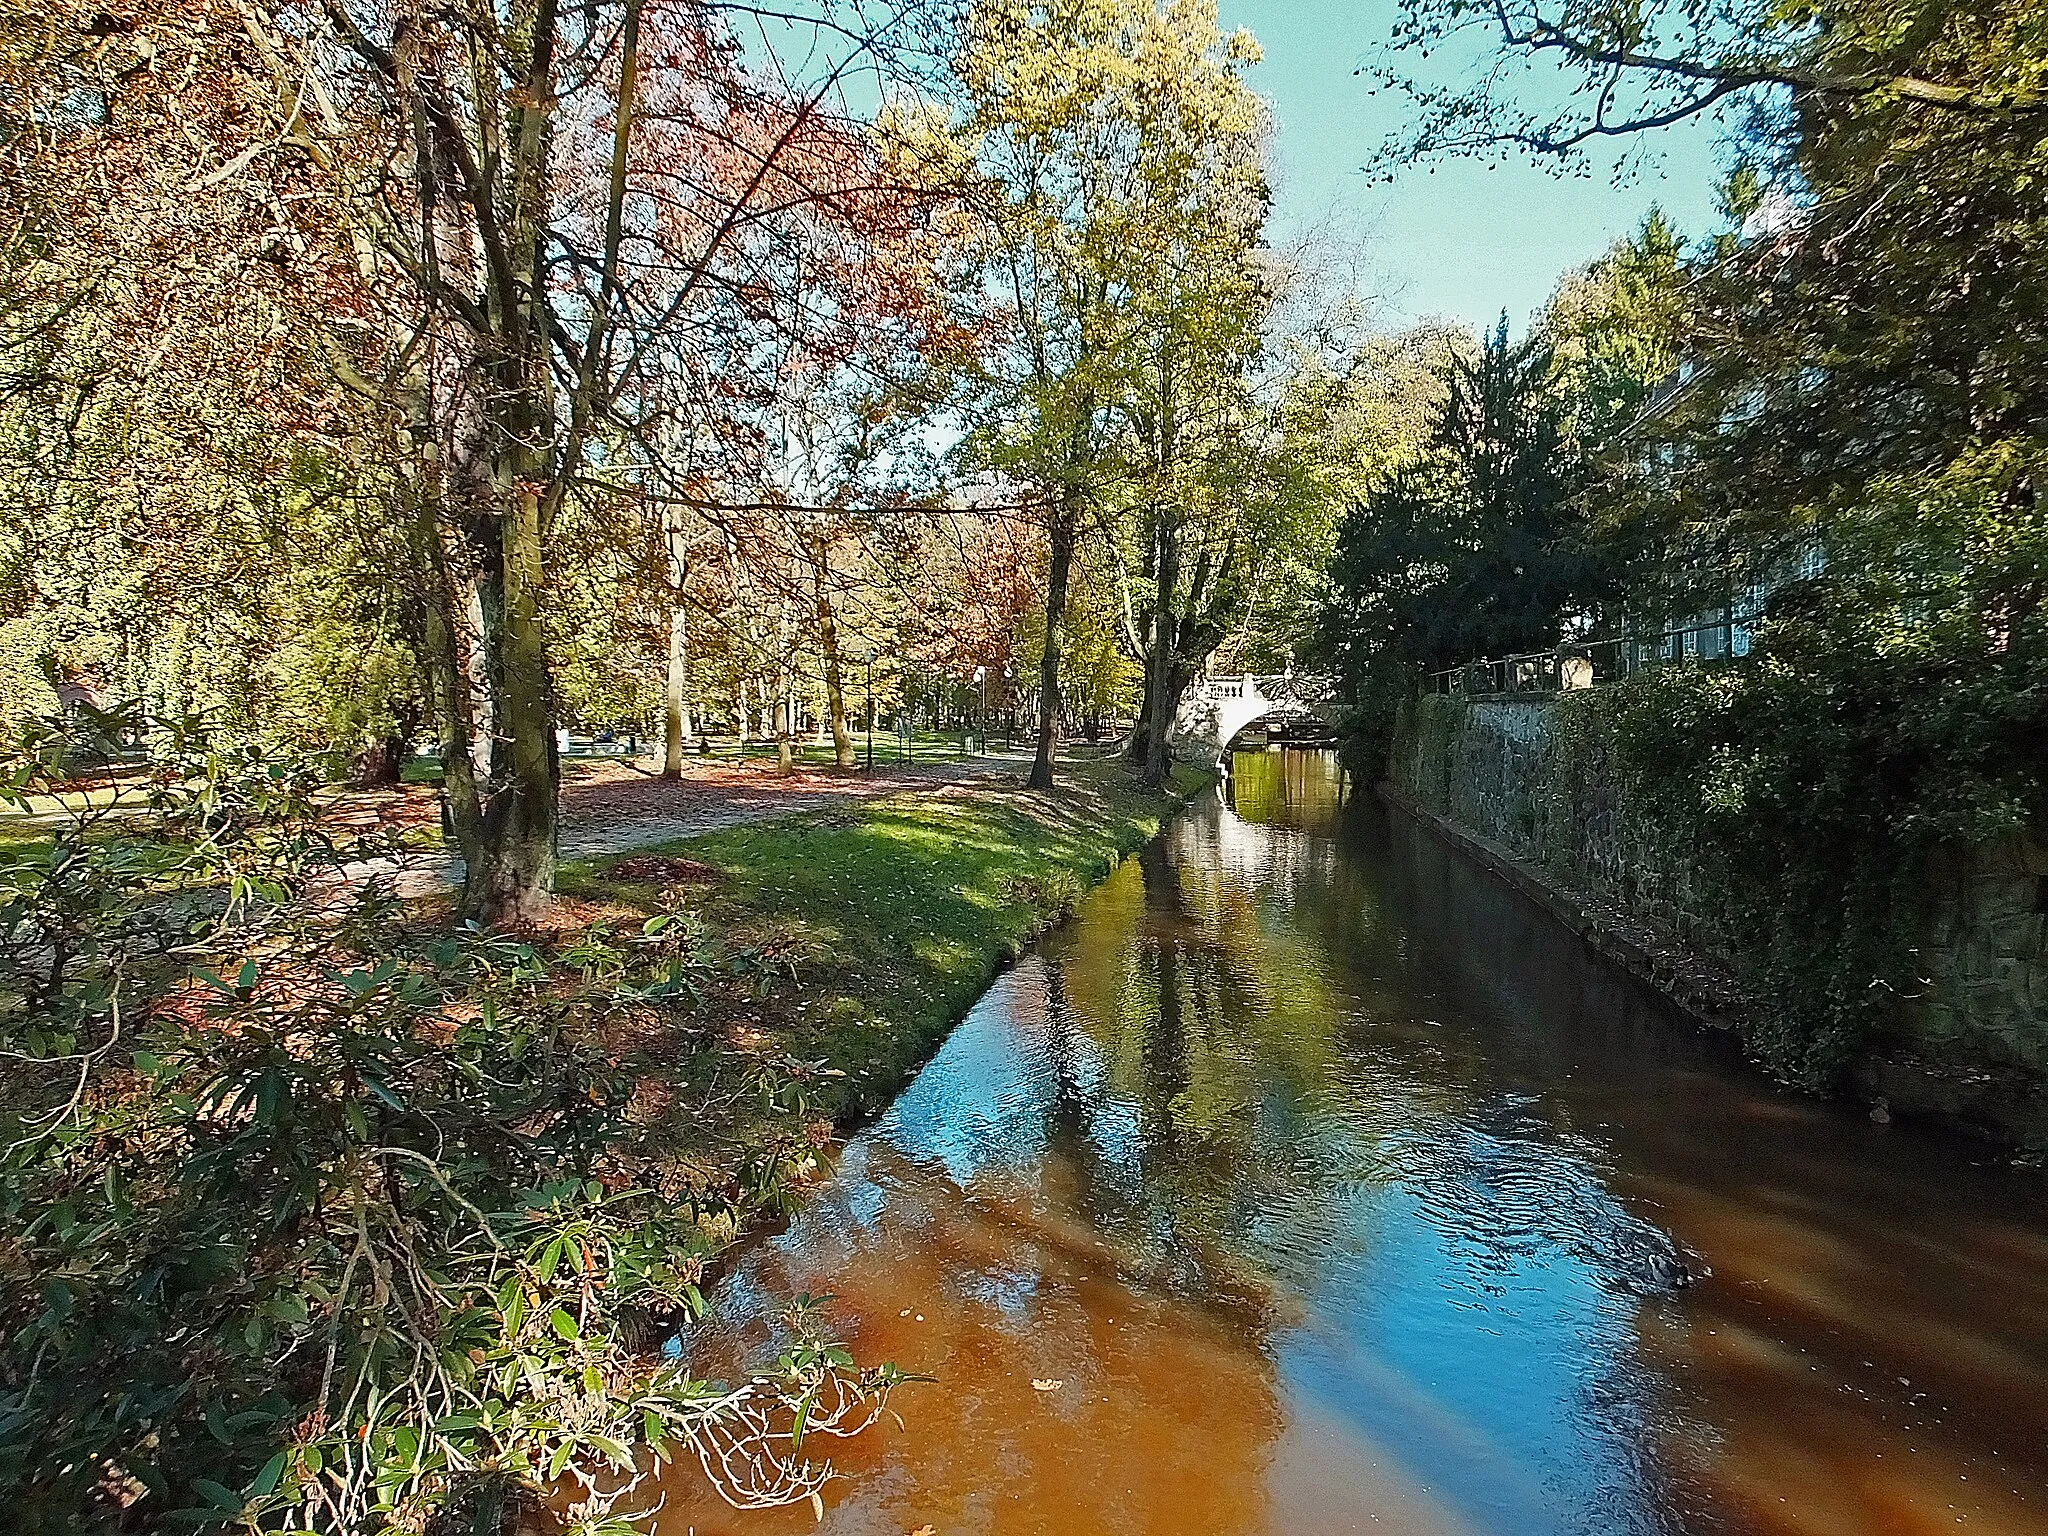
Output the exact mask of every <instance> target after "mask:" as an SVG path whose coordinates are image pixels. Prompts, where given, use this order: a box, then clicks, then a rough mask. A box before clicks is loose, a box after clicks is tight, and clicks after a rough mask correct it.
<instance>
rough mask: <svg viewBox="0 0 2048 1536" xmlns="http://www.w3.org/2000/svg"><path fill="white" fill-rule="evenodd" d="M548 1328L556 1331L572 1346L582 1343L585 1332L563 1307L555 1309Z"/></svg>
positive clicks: (549, 1319)
mask: <svg viewBox="0 0 2048 1536" xmlns="http://www.w3.org/2000/svg"><path fill="white" fill-rule="evenodd" d="M548 1326H549V1327H550V1328H552V1329H554V1330H555V1332H556V1334H557V1335H558V1336H560V1337H561V1338H563V1339H565V1340H567V1341H568V1342H569V1343H571V1344H576V1343H580V1342H581V1341H582V1338H583V1331H582V1330H581V1329H580V1328H578V1327H577V1326H576V1319H575V1318H573V1317H571V1316H570V1315H569V1313H568V1311H567V1310H566V1309H564V1308H562V1307H557V1308H555V1310H554V1314H553V1315H552V1316H550V1317H549V1318H548Z"/></svg>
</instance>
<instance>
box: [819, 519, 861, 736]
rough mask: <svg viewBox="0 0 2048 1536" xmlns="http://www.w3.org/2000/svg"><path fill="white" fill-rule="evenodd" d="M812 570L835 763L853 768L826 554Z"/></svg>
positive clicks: (837, 627) (821, 554)
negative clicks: (827, 584) (827, 582)
mask: <svg viewBox="0 0 2048 1536" xmlns="http://www.w3.org/2000/svg"><path fill="white" fill-rule="evenodd" d="M811 570H812V571H813V572H814V573H815V576H816V581H817V588H816V590H817V599H818V649H819V651H820V652H822V653H823V655H824V658H825V712H826V713H827V714H829V715H830V716H831V717H832V761H833V763H834V764H836V765H837V766H838V767H841V768H851V767H852V766H853V737H852V736H851V735H849V734H848V733H847V729H846V683H845V677H844V672H843V669H842V667H841V666H840V661H839V619H838V615H837V614H835V613H834V612H833V611H832V594H831V593H830V592H829V591H828V590H827V589H826V586H825V554H824V551H822V550H818V551H814V552H813V555H812V559H811Z"/></svg>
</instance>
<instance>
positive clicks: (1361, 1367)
mask: <svg viewBox="0 0 2048 1536" xmlns="http://www.w3.org/2000/svg"><path fill="white" fill-rule="evenodd" d="M1234 770H1235V771H1234V772H1233V774H1232V778H1231V783H1230V786H1229V792H1228V793H1229V800H1230V804H1231V806H1232V807H1233V808H1229V809H1227V808H1225V807H1223V806H1220V805H1212V806H1211V807H1209V808H1208V809H1206V810H1200V811H1197V812H1195V813H1193V814H1191V815H1189V816H1187V817H1185V818H1184V819H1183V820H1182V821H1180V822H1179V823H1178V824H1177V825H1176V826H1175V827H1174V828H1173V829H1172V831H1171V832H1170V834H1169V835H1168V837H1167V838H1166V839H1165V840H1164V841H1163V842H1162V843H1161V844H1159V845H1157V846H1155V847H1154V848H1152V849H1149V850H1147V851H1146V852H1145V853H1144V854H1142V855H1140V856H1138V857H1137V858H1134V859H1132V860H1130V861H1127V862H1126V863H1125V865H1124V866H1123V867H1122V868H1121V869H1120V870H1119V871H1118V872H1117V873H1116V874H1115V875H1114V876H1113V877H1112V878H1111V879H1110V880H1109V881H1108V882H1107V883H1106V884H1105V885H1104V886H1103V887H1102V888H1101V889H1100V890H1099V891H1097V892H1096V893H1095V894H1094V895H1093V896H1092V897H1091V898H1090V899H1089V900H1088V902H1087V903H1086V904H1085V905H1084V906H1083V908H1082V911H1081V913H1080V914H1079V916H1078V917H1077V919H1076V920H1075V922H1074V923H1073V924H1071V925H1070V926H1069V927H1068V928H1067V929H1066V930H1064V931H1063V932H1061V933H1060V934H1059V935H1057V936H1056V937H1055V938H1054V939H1053V940H1052V941H1050V942H1049V943H1048V944H1046V945H1045V946H1043V948H1042V950H1041V952H1040V953H1039V954H1037V955H1035V956H1034V957H1032V958H1031V959H1029V960H1027V961H1026V963H1025V964H1023V965H1022V966H1020V967H1019V968H1018V969H1016V970H1015V971H1013V972H1011V973H1010V974H1009V975H1007V976H1005V977H1004V978H1003V979H1002V980H1001V981H999V982H998V983H997V985H996V986H995V987H993V988H992V989H991V990H990V992H989V994H988V995H987V997H986V998H984V999H983V1001H982V1002H981V1004H980V1005H979V1006H978V1007H977V1008H976V1010H975V1011H974V1013H973V1014H972V1015H971V1016H970V1018H969V1019H968V1021H967V1022H966V1023H965V1024H963V1025H962V1026H961V1028H960V1029H959V1030H958V1031H957V1032H956V1033H955V1034H954V1035H953V1037H952V1038H951V1039H950V1040H949V1041H948V1042H947V1044H946V1046H945V1047H944V1048H943V1049H942V1050H941V1051H940V1053H939V1054H938V1056H937V1057H936V1058H935V1059H934V1060H933V1061H932V1063H931V1065H930V1066H929V1067H927V1068H926V1069H925V1071H924V1072H923V1074H922V1075H920V1076H919V1077H918V1079H917V1080H916V1081H915V1082H914V1083H913V1084H912V1085H911V1086H910V1087H909V1088H908V1089H907V1090H906V1091H905V1093H904V1094H903V1096H902V1098H901V1099H900V1100H899V1101H898V1103H897V1104H896V1105H895V1107H894V1108H893V1109H892V1110H891V1111H890V1112H889V1113H888V1115H886V1116H885V1117H884V1118H883V1119H882V1120H881V1121H879V1122H877V1124H876V1125H875V1126H874V1128H873V1129H872V1130H870V1131H869V1132H868V1133H866V1134H865V1135H863V1136H862V1137H860V1138H858V1139H857V1140H856V1141H855V1142H854V1144H853V1145H852V1146H851V1147H849V1148H848V1150H847V1155H846V1157H845V1160H844V1162H843V1165H842V1168H841V1171H840V1174H839V1177H838V1178H837V1179H836V1180H835V1181H834V1182H833V1184H832V1185H831V1187H830V1188H829V1190H828V1191H827V1192H826V1193H825V1194H824V1195H823V1196H822V1197H821V1198H820V1199H819V1200H818V1201H817V1202H816V1203H815V1204H814V1205H812V1206H811V1207H809V1208H808V1209H806V1210H805V1211H804V1212H803V1214H802V1215H801V1216H799V1217H798V1219H797V1220H796V1221H795V1222H794V1223H793V1225H792V1226H791V1228H790V1230H789V1231H788V1232H787V1233H785V1234H783V1235H782V1236H781V1237H780V1238H778V1239H776V1240H775V1241H773V1242H770V1243H764V1244H762V1245H761V1246H760V1247H758V1248H757V1249H755V1250H754V1251H753V1252H752V1253H751V1254H750V1255H749V1256H748V1258H747V1260H746V1261H745V1262H744V1263H743V1264H742V1266H741V1267H740V1269H739V1271H738V1273H737V1274H736V1275H735V1276H734V1277H733V1279H732V1281H731V1282H730V1283H729V1284H728V1285H726V1286H725V1287H724V1288H723V1290H722V1292H721V1295H722V1300H721V1303H720V1315H722V1316H724V1317H728V1318H744V1317H749V1316H756V1315H759V1314H760V1313H761V1312H763V1311H768V1310H773V1308H774V1298H777V1297H782V1296H787V1295H790V1294H793V1293H795V1292H797V1291H804V1290H808V1291H812V1292H817V1291H820V1290H826V1289H829V1290H831V1291H834V1292H836V1293H837V1295H838V1297H839V1301H838V1304H837V1307H836V1310H835V1315H836V1316H837V1317H838V1318H839V1319H841V1320H843V1321H844V1322H845V1324H846V1325H847V1327H848V1330H849V1331H850V1333H851V1335H852V1337H853V1339H854V1341H855V1343H856V1346H857V1348H858V1350H859V1352H860V1353H861V1354H862V1355H863V1357H865V1358H870V1359H885V1358H886V1359H893V1360H895V1361H897V1362H898V1363H900V1364H902V1365H903V1366H904V1367H905V1368H907V1369H911V1370H916V1371H922V1372H926V1373H928V1374H930V1375H932V1376H934V1377H935V1378H937V1381H936V1383H935V1384H934V1385H930V1386H923V1385H919V1386H913V1387H910V1388H907V1389H905V1391H904V1392H903V1393H902V1394H901V1395H900V1396H899V1397H898V1398H897V1400H896V1406H897V1407H898V1409H899V1410H900V1412H901V1413H902V1415H903V1419H904V1425H903V1427H902V1428H900V1429H897V1428H893V1427H892V1428H890V1429H889V1430H888V1431H886V1432H885V1433H881V1434H877V1435H874V1436H871V1437H870V1438H868V1439H867V1440H864V1441H861V1442H856V1443H855V1444H854V1445H853V1446H852V1447H851V1448H850V1451H849V1452H848V1453H846V1454H843V1455H842V1456H841V1465H842V1468H843V1470H844V1471H845V1472H846V1473H847V1474H848V1475H847V1477H846V1479H845V1480H844V1481H842V1482H840V1483H838V1484H836V1485H835V1486H834V1488H833V1489H832V1490H831V1492H830V1493H828V1495H827V1504H828V1506H829V1507H828V1512H827V1515H826V1522H825V1527H824V1529H825V1530H826V1531H828V1532H862V1533H867V1532H891V1533H898V1536H900V1533H903V1532H909V1531H916V1530H918V1529H919V1528H921V1527H923V1526H927V1525H929V1526H932V1527H933V1528H934V1529H935V1530H936V1531H938V1532H943V1533H951V1532H1004V1533H1009V1532H1017V1533H1033V1532H1045V1533H1077V1536H1078V1533H1094V1532H1159V1533H1166V1532H1176V1533H1212V1532H1213V1533H1223V1532H1273V1533H1279V1532H1287V1533H1312V1532H1324V1531H1332V1532H1334V1531H1355V1530H1372V1531H1415V1532H1460V1531H1470V1532H1497V1533H1516V1536H1520V1533H1541V1532H1587V1533H1603V1536H1604V1533H1608V1532H1680V1531H1685V1532H1691V1531H1730V1532H1752V1531H1753V1532H1802V1533H1823V1532H1825V1533H1838V1532H1839V1533H1849V1532H1908V1533H1910V1532H1919V1531H1933V1530H1936V1529H1941V1530H1953V1529H1956V1528H1958V1527H1959V1526H1960V1527H1961V1528H1964V1529H1968V1530H1976V1531H1995V1532H2005V1533H2014V1532H2044V1531H2048V1495H2044V1494H2043V1491H2042V1490H2043V1488H2044V1485H2048V1207H2044V1205H2043V1204H2042V1202H2041V1201H2040V1199H2039V1196H2038V1194H2037V1192H2036V1188H2035V1186H2034V1185H2031V1184H2029V1183H2028V1182H2026V1181H2025V1179H2024V1178H2023V1177H2022V1176H2017V1175H2007V1174H2001V1173H1997V1172H1994V1171H1991V1170H1986V1169H1980V1168H1977V1167H1975V1166H1973V1165H1972V1164H1971V1162H1970V1161H1969V1151H1970V1150H1971V1149H1969V1148H1967V1147H1959V1146H1955V1145H1951V1144H1948V1143H1945V1142H1941V1141H1938V1140H1935V1139H1933V1138H1931V1137H1922V1136H1919V1135H1916V1134H1915V1133H1913V1132H1912V1131H1911V1130H1909V1129H1906V1128H1900V1127H1892V1128H1887V1129H1879V1128H1877V1127H1873V1126H1869V1125H1866V1124H1864V1123H1862V1122H1860V1121H1856V1120H1853V1119H1849V1118H1847V1117H1844V1116H1841V1115H1838V1114H1836V1113H1834V1112H1832V1111H1829V1110H1827V1109H1825V1108H1822V1107H1819V1106H1815V1105H1812V1104H1809V1103H1806V1102H1803V1101H1799V1100H1794V1099H1791V1098H1787V1097H1784V1096H1781V1095H1778V1094H1776V1093H1774V1092H1772V1091H1771V1090H1769V1089H1768V1088H1766V1087H1764V1086H1762V1085H1760V1084H1759V1083H1757V1082H1756V1080H1755V1079H1754V1078H1752V1077H1750V1076H1748V1075H1747V1074H1746V1073H1744V1072H1743V1071H1742V1070H1741V1069H1740V1068H1739V1067H1738V1066H1736V1065H1735V1064H1733V1063H1730V1062H1728V1061H1726V1060H1725V1059H1723V1057H1724V1053H1722V1052H1720V1051H1718V1050H1717V1049H1715V1046H1714V1043H1713V1042H1707V1041H1701V1040H1699V1039H1697V1038H1696V1037H1694V1036H1693V1035H1691V1034H1689V1033H1687V1032H1686V1031H1685V1030H1684V1028H1683V1027H1682V1026H1681V1025H1679V1024H1677V1023H1676V1022H1675V1021H1673V1020H1672V1019H1670V1018H1668V1017H1666V1016H1665V1015H1664V1013H1663V1012H1662V1011H1661V1009H1660V1008H1659V1006H1658V1005H1657V1004H1656V1002H1655V1000H1654V999H1651V998H1649V997H1647V996H1646V995H1644V994H1643V993H1641V992H1640V991H1638V990H1637V989H1636V988H1635V987H1634V985H1633V984H1632V983H1631V982H1629V981H1628V980H1627V978H1625V977H1622V976H1620V975H1618V974H1617V973H1615V972H1613V971H1611V970H1609V969H1607V968H1606V967H1604V966H1602V965H1601V964H1600V963H1599V962H1598V961H1596V960H1595V959H1593V958H1592V957H1590V956H1589V955H1588V954H1587V953H1586V952H1585V951H1584V950H1583V949H1582V948H1580V946H1579V945H1578V944H1577V943H1576V941H1574V940H1572V939H1570V938H1569V937H1568V936H1567V935H1565V934H1564V933H1563V932H1562V930H1560V929H1558V928H1557V927H1556V926H1555V925H1554V924H1552V923H1551V922H1550V921H1549V919H1547V918H1545V917H1544V916H1542V915H1541V914H1540V913H1535V912H1533V911H1531V910H1530V909H1529V908H1528V907H1527V906H1526V905H1525V904H1524V903H1522V902H1521V901H1520V899H1519V898H1518V897H1515V896H1513V895H1512V894H1511V893H1509V892H1507V891H1506V890H1505V889H1503V888H1501V887H1499V886H1498V885H1496V884H1495V883H1494V882H1492V881H1490V880H1489V879H1488V878H1487V877H1485V876H1484V875H1482V874H1481V873H1479V872H1478V871H1477V870H1475V869H1473V868H1472V867H1471V866H1469V865H1467V864H1465V863H1463V862H1462V861H1461V860H1459V859H1458V858H1457V857H1456V856H1455V855H1452V854H1450V853H1448V852H1447V851H1445V850H1444V849H1443V848H1442V847H1441V846H1440V845H1438V844H1437V843H1435V842H1434V841H1433V840H1431V839H1430V838H1429V837H1428V836H1427V835H1426V834H1424V833H1422V832H1421V831H1419V830H1418V829H1416V828H1414V827H1412V826H1411V825H1408V824H1406V823H1404V822H1399V821H1395V822H1391V823H1390V822H1389V821H1388V820H1386V819H1385V818H1384V817H1383V816H1381V814H1380V813H1379V812H1378V811H1377V808H1376V807H1374V806H1371V805H1369V804H1367V805H1361V806H1356V807H1352V808H1349V809H1348V810H1346V809H1343V808H1341V806H1340V794H1339V788H1340V786H1339V781H1338V778H1337V775H1336V774H1335V772H1334V770H1333V768H1332V766H1331V765H1330V762H1329V760H1328V759H1327V758H1326V757H1323V756H1321V755H1318V754H1308V753H1260V754H1241V755H1240V756H1239V757H1238V758H1237V760H1236V762H1235V764H1234ZM725 1326H726V1325H724V1324H721V1323H720V1321H719V1318H718V1317H716V1316H715V1317H714V1318H713V1320H712V1322H711V1323H710V1324H709V1325H707V1328H706V1331H705V1336H704V1337H702V1338H700V1339H697V1340H694V1341H693V1345H692V1347H693V1351H694V1352H695V1353H696V1356H697V1361H698V1364H699V1365H700V1367H707V1368H708V1367H710V1366H711V1365H712V1364H713V1362H716V1361H718V1360H720V1359H721V1358H725V1359H730V1358H731V1357H732V1356H733V1355H734V1354H735V1353H736V1352H738V1351H742V1350H746V1351H751V1350H752V1349H755V1348H758V1347H760V1346H761V1345H762V1344H763V1343H764V1340H762V1339H761V1338H760V1337H758V1336H754V1337H743V1336H742V1337H735V1336H733V1335H731V1334H727V1333H724V1332H722V1331H721V1329H722V1328H723V1327H725ZM1048 1381H1057V1382H1058V1383H1059V1385H1058V1386H1057V1387H1055V1388H1053V1389H1051V1390H1040V1389H1039V1387H1038V1386H1037V1385H1035V1383H1042V1382H1048ZM668 1492H669V1499H670V1503H669V1507H668V1509H667V1511H666V1512H665V1514H664V1516H663V1521H662V1529H663V1532H664V1536H683V1533H684V1532H686V1531H691V1530H694V1531H698V1532H713V1531H735V1532H746V1531H763V1532H766V1531H774V1530H783V1529H787V1530H790V1531H796V1530H802V1529H808V1528H810V1527H811V1519H812V1517H811V1515H810V1513H809V1512H808V1511H807V1510H806V1511H802V1512H791V1513H786V1514H781V1515H771V1516H761V1515H745V1516H742V1515H734V1514H732V1513H730V1512H729V1511H725V1510H724V1509H723V1508H722V1506H718V1505H716V1504H715V1503H705V1502H702V1501H701V1500H700V1498H699V1496H698V1491H697V1490H696V1488H695V1487H694V1485H693V1483H692V1482H691V1480H690V1479H689V1478H688V1477H686V1476H683V1475H678V1476H677V1477H675V1478H673V1479H672V1480H671V1486H670V1488H669V1490H668Z"/></svg>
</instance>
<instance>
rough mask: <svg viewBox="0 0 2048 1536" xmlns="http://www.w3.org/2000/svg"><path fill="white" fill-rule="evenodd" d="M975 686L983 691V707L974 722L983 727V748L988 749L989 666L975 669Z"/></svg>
mask: <svg viewBox="0 0 2048 1536" xmlns="http://www.w3.org/2000/svg"><path fill="white" fill-rule="evenodd" d="M974 686H975V687H976V688H978V689H979V690H980V691H981V709H980V712H979V713H978V714H977V715H976V716H975V720H974V723H975V724H976V725H977V726H979V727H980V728H981V750H982V751H983V752H987V751H988V668H987V667H976V668H975V669H974Z"/></svg>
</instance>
